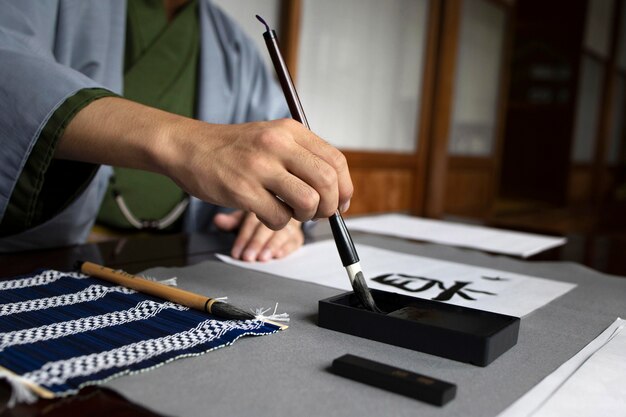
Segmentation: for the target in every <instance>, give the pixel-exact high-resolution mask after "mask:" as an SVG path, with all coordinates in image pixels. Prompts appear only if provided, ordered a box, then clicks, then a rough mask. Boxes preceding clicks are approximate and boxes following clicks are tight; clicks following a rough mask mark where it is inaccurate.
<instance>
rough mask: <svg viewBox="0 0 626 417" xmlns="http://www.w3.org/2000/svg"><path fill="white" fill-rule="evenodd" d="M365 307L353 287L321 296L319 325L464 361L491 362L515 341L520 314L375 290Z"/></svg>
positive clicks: (484, 363)
mask: <svg viewBox="0 0 626 417" xmlns="http://www.w3.org/2000/svg"><path fill="white" fill-rule="evenodd" d="M371 291H372V296H373V297H374V300H375V301H376V304H377V305H378V307H380V308H381V309H382V310H383V311H385V312H389V313H374V312H372V311H369V310H365V309H364V308H363V307H362V306H361V304H360V302H359V301H358V300H357V298H356V296H355V295H354V293H353V292H348V293H344V294H340V295H337V296H334V297H330V298H327V299H325V300H320V302H319V317H318V325H319V326H320V327H324V328H326V329H330V330H336V331H338V332H342V333H347V334H351V335H354V336H360V337H364V338H366V339H371V340H376V341H379V342H383V343H388V344H390V345H395V346H401V347H405V348H408V349H412V350H417V351H420V352H424V353H429V354H432V355H436V356H441V357H444V358H448V359H454V360H457V361H460V362H468V363H472V364H474V365H478V366H487V365H489V364H490V363H491V362H493V361H494V360H495V359H496V358H497V357H499V356H500V355H502V354H503V353H504V352H506V351H507V350H509V349H510V348H512V347H513V346H515V344H516V343H517V335H518V333H519V324H520V319H519V318H517V317H512V316H506V315H504V314H498V313H492V312H488V311H481V310H476V309H473V308H468V307H461V306H456V305H452V304H446V303H442V302H439V301H432V300H423V299H419V298H414V297H409V296H406V295H402V294H395V293H390V292H386V291H379V290H371Z"/></svg>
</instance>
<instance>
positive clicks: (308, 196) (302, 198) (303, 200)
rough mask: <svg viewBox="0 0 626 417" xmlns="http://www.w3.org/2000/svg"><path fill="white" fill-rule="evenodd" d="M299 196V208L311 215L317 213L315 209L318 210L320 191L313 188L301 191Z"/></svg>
mask: <svg viewBox="0 0 626 417" xmlns="http://www.w3.org/2000/svg"><path fill="white" fill-rule="evenodd" d="M298 197H299V198H298V205H299V207H298V208H299V209H301V210H303V211H305V212H307V213H308V214H311V215H312V214H313V213H315V211H316V210H317V206H318V205H319V202H320V196H319V194H318V193H316V192H315V191H313V190H312V189H308V190H304V191H303V192H302V193H300V195H299V196H298Z"/></svg>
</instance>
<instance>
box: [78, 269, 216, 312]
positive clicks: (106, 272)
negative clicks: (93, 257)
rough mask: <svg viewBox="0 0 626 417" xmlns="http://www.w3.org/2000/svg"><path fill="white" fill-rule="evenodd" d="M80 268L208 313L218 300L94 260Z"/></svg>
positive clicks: (125, 285) (105, 278)
mask: <svg viewBox="0 0 626 417" xmlns="http://www.w3.org/2000/svg"><path fill="white" fill-rule="evenodd" d="M80 270H81V272H83V273H85V274H87V275H92V276H94V277H97V278H100V279H103V280H105V281H109V282H112V283H114V284H118V285H121V286H122V287H127V288H131V289H133V290H136V291H139V292H142V293H145V294H149V295H153V296H155V297H159V298H163V299H165V300H168V301H173V302H175V303H178V304H182V305H184V306H186V307H189V308H193V309H196V310H200V311H206V312H208V313H211V306H212V305H213V303H214V302H215V301H216V300H215V299H214V298H209V297H206V296H204V295H200V294H196V293H193V292H190V291H185V290H181V289H180V288H173V287H170V286H167V285H164V284H160V283H158V282H154V281H149V280H147V279H143V278H140V277H138V276H136V275H132V274H129V273H128V272H124V271H120V270H115V269H111V268H107V267H106V266H102V265H98V264H94V263H92V262H83V263H82V265H81V266H80Z"/></svg>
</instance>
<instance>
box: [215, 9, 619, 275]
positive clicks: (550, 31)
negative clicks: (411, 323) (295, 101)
mask: <svg viewBox="0 0 626 417" xmlns="http://www.w3.org/2000/svg"><path fill="white" fill-rule="evenodd" d="M215 2H216V3H217V4H219V5H220V6H222V8H223V9H225V10H226V11H227V13H229V14H230V15H231V16H233V17H234V18H235V19H236V20H237V21H238V22H239V23H240V24H241V25H242V26H243V27H244V29H245V30H246V31H247V32H248V34H249V35H250V36H251V37H252V38H253V39H254V41H256V42H257V43H258V45H259V49H260V51H261V53H262V55H263V56H264V57H265V58H266V59H267V63H268V65H271V64H270V62H269V59H268V57H267V53H266V49H265V45H264V43H263V38H262V35H261V34H262V32H263V28H262V26H261V25H260V24H259V23H258V22H257V21H256V20H255V19H254V14H257V13H258V14H260V15H262V16H264V17H265V18H266V20H268V22H271V25H272V26H273V27H275V28H276V29H277V32H278V36H279V39H280V43H281V49H282V50H283V54H284V55H285V58H286V60H287V62H288V65H289V68H290V70H291V73H292V76H293V78H294V80H295V83H296V86H297V88H298V91H299V95H300V98H301V100H302V103H303V106H304V108H305V111H306V113H307V117H308V120H309V123H310V124H311V127H312V129H313V130H314V131H316V132H317V133H318V134H319V135H320V136H322V137H324V138H325V139H327V140H328V141H329V142H331V143H332V144H333V145H335V146H337V147H339V148H340V149H341V150H343V151H344V153H345V154H346V156H347V158H348V162H349V164H350V168H351V172H352V178H353V180H354V183H355V195H354V199H353V201H352V206H351V209H350V212H349V213H350V215H363V214H372V213H382V212H406V213H411V214H414V215H420V216H426V217H432V218H443V219H452V220H459V221H464V222H470V223H480V224H486V225H489V226H496V227H506V228H509V229H518V230H526V231H531V232H538V233H546V234H554V235H565V236H567V237H568V238H569V242H570V244H568V245H567V247H566V248H565V249H563V250H567V251H569V253H568V254H561V255H562V256H561V258H564V259H572V260H576V261H578V262H582V263H585V264H587V265H590V266H593V267H596V268H598V269H601V270H607V271H610V272H613V273H618V274H621V275H626V263H625V261H624V259H623V258H625V256H624V255H626V134H625V129H624V116H625V112H626V110H625V107H624V101H625V100H624V98H625V89H626V4H624V3H625V1H624V0H567V1H565V0H550V1H545V0H517V1H515V0H385V1H382V0H215ZM272 71H273V70H272Z"/></svg>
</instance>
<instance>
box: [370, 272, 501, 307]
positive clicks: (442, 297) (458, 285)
mask: <svg viewBox="0 0 626 417" xmlns="http://www.w3.org/2000/svg"><path fill="white" fill-rule="evenodd" d="M372 281H375V282H378V283H380V284H384V285H389V286H392V287H395V288H399V289H401V290H404V291H408V292H422V291H427V290H429V289H431V288H436V289H438V290H441V292H440V293H439V294H438V295H437V296H436V297H433V298H432V300H435V301H449V300H450V299H452V297H454V296H455V295H457V296H459V297H461V298H464V299H466V300H471V301H476V298H474V297H472V296H471V295H470V294H471V293H474V294H485V295H497V294H496V293H493V292H489V291H481V290H477V289H473V288H470V287H469V285H471V284H473V282H470V281H454V284H452V285H450V286H449V287H446V284H445V283H444V282H443V281H440V280H438V279H434V278H426V277H420V276H417V275H407V274H383V275H379V276H377V277H374V278H372ZM468 293H469V294H468Z"/></svg>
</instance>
